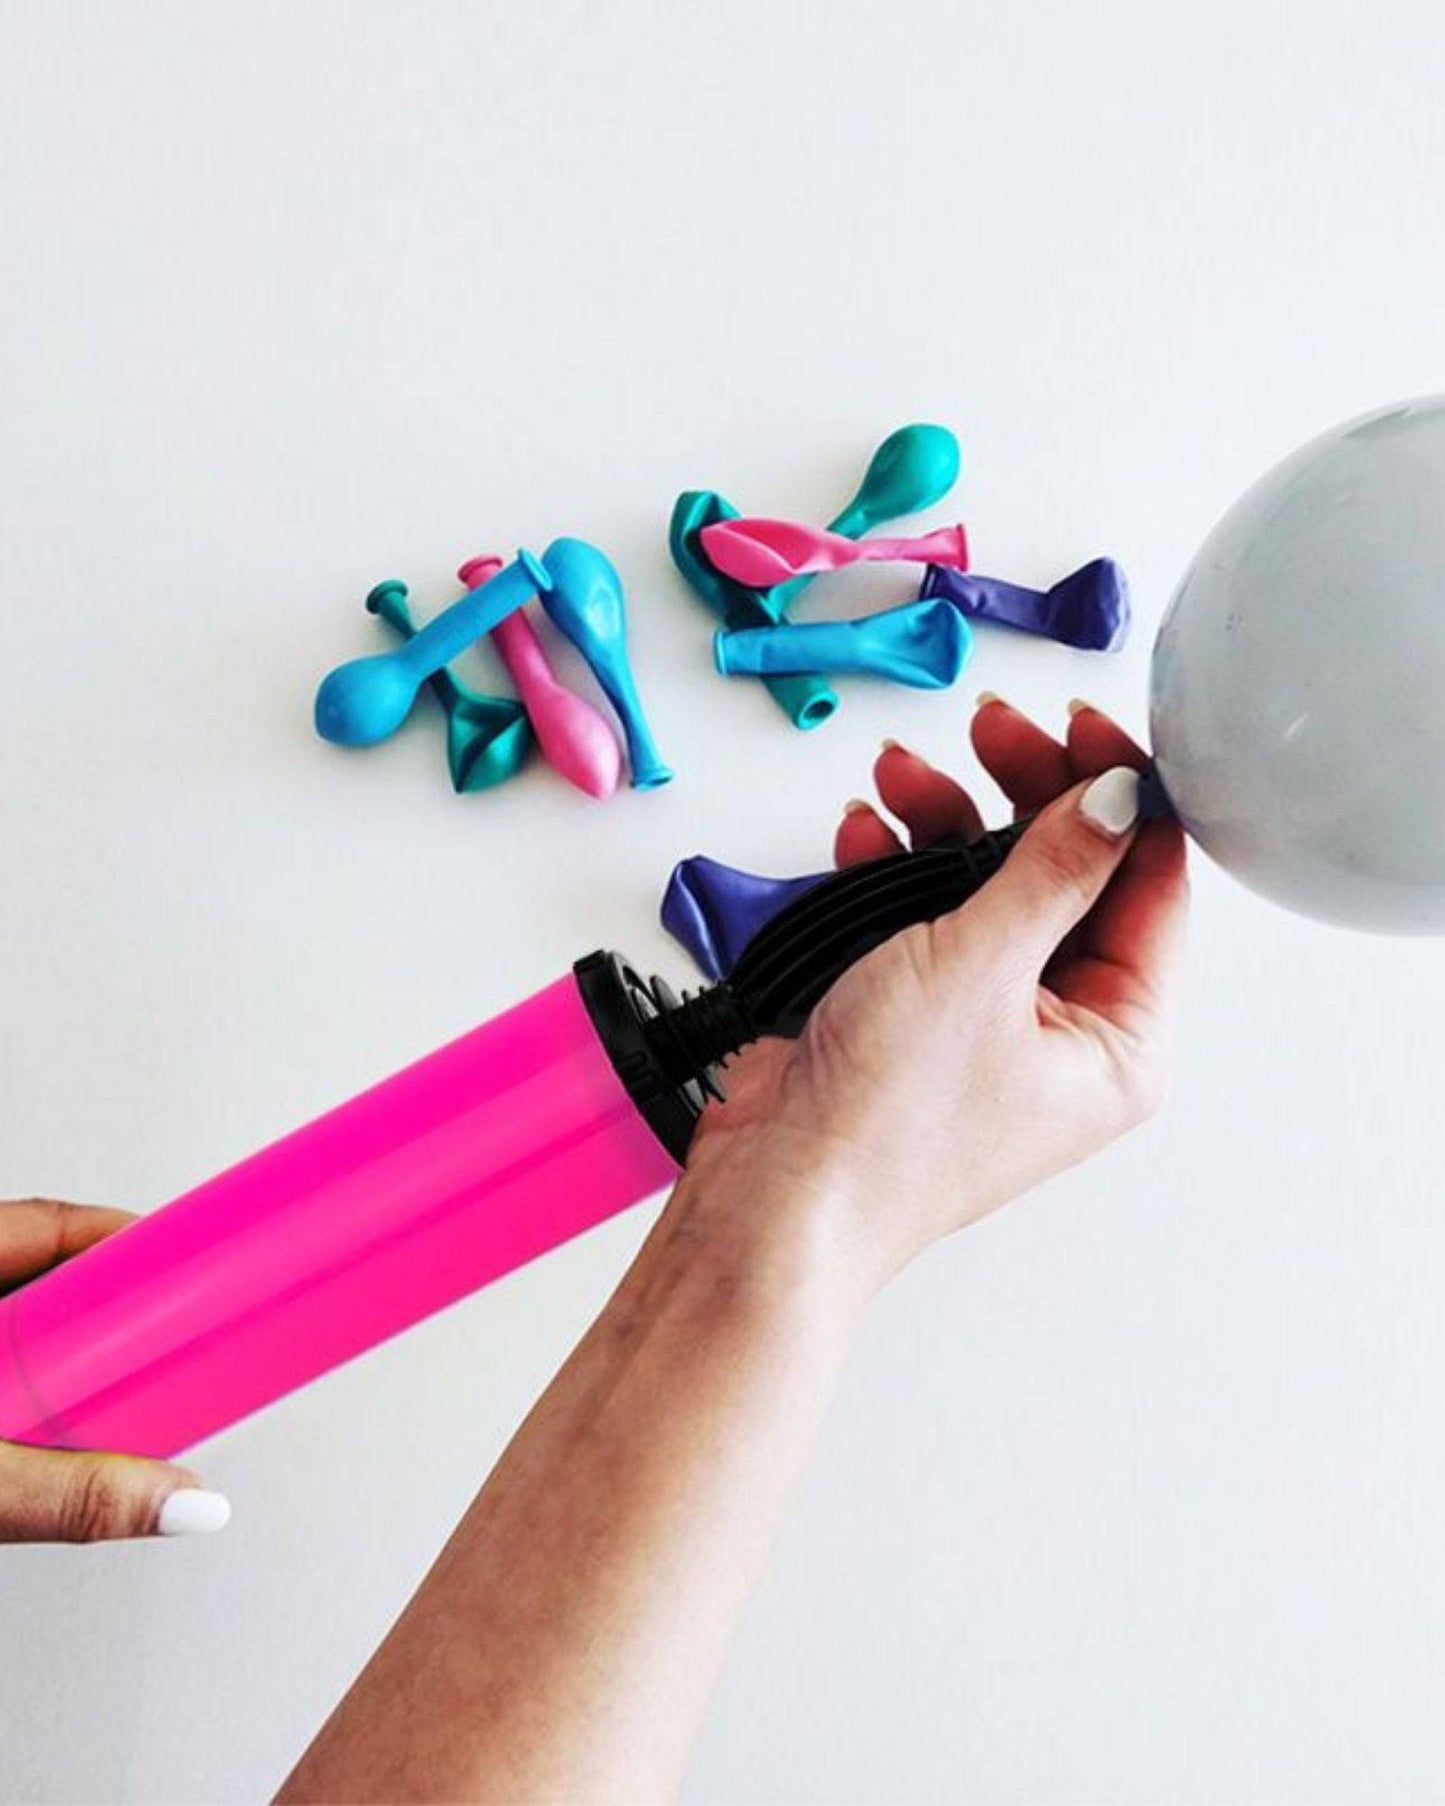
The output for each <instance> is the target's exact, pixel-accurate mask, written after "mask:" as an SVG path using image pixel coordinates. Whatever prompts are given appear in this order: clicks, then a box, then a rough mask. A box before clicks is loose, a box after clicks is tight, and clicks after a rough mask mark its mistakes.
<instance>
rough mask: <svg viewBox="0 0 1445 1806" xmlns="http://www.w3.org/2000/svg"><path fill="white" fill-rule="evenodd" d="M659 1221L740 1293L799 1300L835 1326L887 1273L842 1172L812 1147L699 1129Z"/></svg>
mask: <svg viewBox="0 0 1445 1806" xmlns="http://www.w3.org/2000/svg"><path fill="white" fill-rule="evenodd" d="M748 1139H750V1138H748ZM663 1222H664V1224H665V1225H668V1226H670V1228H671V1229H672V1231H673V1233H674V1234H676V1235H677V1236H679V1237H680V1238H682V1239H683V1240H684V1241H685V1242H686V1244H687V1246H688V1248H689V1250H690V1256H691V1257H693V1258H696V1259H698V1260H700V1261H704V1262H706V1263H707V1265H708V1266H709V1267H710V1269H711V1270H712V1271H714V1272H715V1273H716V1275H717V1276H718V1279H719V1281H720V1283H724V1284H726V1285H727V1286H728V1287H729V1288H730V1289H733V1290H736V1291H737V1292H738V1293H739V1294H740V1295H741V1296H744V1297H746V1298H748V1299H750V1300H753V1301H756V1302H757V1303H759V1304H761V1305H763V1306H764V1307H765V1308H769V1307H773V1306H781V1305H783V1304H787V1305H789V1306H796V1307H797V1308H799V1309H802V1310H805V1311H807V1312H809V1313H810V1314H813V1315H815V1316H817V1317H818V1318H819V1319H822V1320H826V1322H827V1323H829V1324H830V1325H836V1326H837V1327H839V1328H842V1329H847V1328H850V1327H851V1326H852V1324H853V1323H855V1322H856V1321H857V1319H858V1318H859V1317H861V1315H862V1314H863V1312H864V1310H866V1308H867V1306H868V1304H869V1302H870V1301H871V1299H872V1297H873V1295H874V1293H875V1292H877V1291H878V1290H879V1289H880V1288H881V1286H882V1285H883V1283H884V1282H885V1280H886V1278H887V1277H888V1275H887V1272H886V1271H882V1270H880V1265H879V1262H878V1260H877V1258H876V1253H875V1251H874V1250H873V1249H872V1248H871V1247H870V1246H869V1245H868V1238H867V1237H866V1235H865V1234H864V1216H863V1213H861V1212H860V1211H859V1210H858V1209H857V1208H856V1206H855V1204H854V1203H853V1201H852V1199H851V1196H850V1191H849V1182H848V1180H847V1179H846V1178H845V1176H844V1174H843V1173H842V1172H840V1171H839V1170H837V1168H836V1166H835V1165H834V1164H833V1163H831V1162H829V1161H827V1160H825V1159H821V1158H818V1157H816V1156H815V1155H814V1153H813V1152H812V1151H811V1150H809V1151H806V1152H804V1151H800V1150H784V1149H778V1148H769V1149H766V1150H763V1149H759V1148H754V1147H751V1146H749V1145H746V1141H745V1140H744V1139H743V1138H738V1140H737V1141H735V1139H734V1138H733V1137H732V1136H729V1135H716V1136H707V1135H704V1136H701V1137H700V1138H699V1141H698V1143H697V1144H695V1145H694V1148H693V1151H692V1153H691V1154H690V1156H689V1158H688V1163H687V1168H686V1170H685V1171H684V1173H683V1175H682V1177H681V1178H680V1179H679V1180H678V1183H677V1185H676V1187H675V1189H674V1191H673V1194H672V1197H671V1198H670V1199H669V1200H668V1204H667V1207H666V1210H665V1211H664V1215H663Z"/></svg>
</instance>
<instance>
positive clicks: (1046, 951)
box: [959, 765, 1139, 974]
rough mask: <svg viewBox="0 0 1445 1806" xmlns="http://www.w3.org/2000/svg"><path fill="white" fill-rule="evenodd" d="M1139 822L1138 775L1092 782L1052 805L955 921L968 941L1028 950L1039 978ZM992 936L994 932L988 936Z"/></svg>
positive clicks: (1121, 772)
mask: <svg viewBox="0 0 1445 1806" xmlns="http://www.w3.org/2000/svg"><path fill="white" fill-rule="evenodd" d="M1138 819H1139V774H1138V772H1137V771H1133V770H1131V769H1130V768H1129V767H1128V766H1127V765H1116V766H1114V767H1113V769H1112V770H1110V771H1106V772H1104V773H1102V774H1101V775H1100V776H1099V777H1096V778H1093V779H1091V780H1090V782H1089V783H1087V784H1079V785H1076V786H1075V787H1074V789H1072V790H1069V791H1066V792H1065V794H1064V795H1063V796H1061V797H1059V798H1058V799H1057V801H1055V802H1053V803H1050V805H1049V806H1048V808H1047V809H1045V810H1043V811H1041V813H1040V814H1039V816H1038V819H1037V820H1036V821H1035V822H1033V824H1032V825H1031V826H1030V827H1029V829H1028V831H1027V833H1025V835H1024V836H1023V838H1022V840H1020V841H1019V843H1018V845H1017V846H1016V847H1015V848H1014V850H1013V852H1012V853H1010V855H1009V856H1008V858H1007V860H1006V861H1005V862H1004V864H1003V867H1002V869H1001V870H999V871H998V872H996V873H995V874H994V876H993V877H992V878H991V879H990V880H989V881H988V883H987V884H986V885H984V887H983V889H982V890H981V891H979V893H978V895H977V896H976V897H974V898H971V899H970V901H969V902H968V903H966V904H965V905H964V907H963V909H962V910H960V911H959V915H960V916H965V915H966V916H967V917H968V918H969V934H970V938H972V937H973V936H974V935H977V934H978V933H979V931H980V930H982V931H983V933H984V935H985V937H986V939H987V940H989V941H990V942H991V943H992V944H994V945H1002V944H1007V945H1010V946H1013V947H1015V948H1017V949H1019V950H1020V951H1023V950H1024V949H1027V951H1028V955H1029V958H1030V960H1031V962H1032V964H1033V968H1034V972H1035V974H1037V972H1039V971H1042V969H1043V967H1044V966H1045V965H1046V964H1047V962H1048V960H1049V959H1050V958H1051V957H1052V955H1053V953H1054V951H1055V949H1056V948H1057V947H1058V945H1059V942H1060V941H1062V940H1063V938H1064V936H1065V935H1066V934H1067V933H1068V932H1069V930H1070V929H1071V928H1073V927H1075V926H1077V924H1078V923H1079V922H1080V921H1081V920H1082V919H1083V917H1084V916H1085V915H1087V914H1088V912H1089V910H1090V909H1092V908H1093V906H1094V904H1095V903H1097V902H1098V900H1099V897H1100V895H1101V894H1102V892H1103V890H1104V886H1105V885H1106V884H1107V883H1108V882H1109V880H1110V878H1112V877H1113V875H1114V873H1115V872H1116V871H1117V870H1118V868H1119V865H1120V864H1121V862H1122V861H1123V858H1124V855H1125V854H1126V853H1127V852H1128V850H1129V846H1130V842H1131V839H1132V835H1133V829H1134V825H1135V823H1136V822H1137V821H1138ZM990 930H992V931H993V932H990Z"/></svg>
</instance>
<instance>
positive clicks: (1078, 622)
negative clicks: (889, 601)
mask: <svg viewBox="0 0 1445 1806" xmlns="http://www.w3.org/2000/svg"><path fill="white" fill-rule="evenodd" d="M918 595H919V600H920V601H922V600H925V599H927V598H929V597H933V596H940V597H942V598H943V599H944V600H945V601H948V602H951V603H952V604H953V606H954V607H955V608H956V609H958V611H959V612H960V613H961V614H965V615H967V616H969V617H970V618H971V619H972V620H976V621H999V622H1002V623H1003V625H1005V626H1007V627H1017V628H1019V629H1021V630H1022V631H1023V632H1024V633H1037V634H1041V635H1042V636H1043V637H1044V638H1045V639H1050V640H1060V641H1062V642H1063V644H1064V645H1066V646H1077V647H1079V648H1080V649H1081V650H1083V651H1085V652H1117V651H1118V650H1119V648H1120V647H1121V646H1122V645H1123V644H1124V641H1125V640H1126V639H1127V638H1128V637H1129V584H1128V580H1127V578H1126V577H1125V576H1124V573H1123V571H1122V570H1120V568H1119V566H1118V565H1117V564H1115V562H1114V560H1113V559H1112V558H1096V559H1094V560H1093V562H1092V563H1090V564H1086V565H1081V566H1080V568H1079V569H1078V570H1077V571H1071V572H1070V574H1069V575H1068V576H1067V577H1064V578H1061V579H1060V581H1059V582H1057V583H1056V584H1055V585H1054V587H1053V588H1052V589H1051V590H1047V591H1039V590H1035V589H1024V588H1022V587H1021V586H1020V585H1019V584H1017V583H1005V582H1004V581H1003V580H1002V579H1001V578H998V577H980V576H979V575H978V574H977V573H976V572H974V571H955V570H949V569H948V568H947V567H945V566H943V565H937V564H931V565H929V567H928V569H927V571H926V572H925V573H924V578H923V586H922V588H921V589H920V590H919V592H918Z"/></svg>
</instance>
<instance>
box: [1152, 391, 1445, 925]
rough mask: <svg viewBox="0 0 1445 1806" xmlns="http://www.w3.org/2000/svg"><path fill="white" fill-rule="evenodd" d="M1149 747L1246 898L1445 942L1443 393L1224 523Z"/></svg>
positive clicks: (1180, 601) (1288, 478) (1355, 435)
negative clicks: (1250, 894) (1441, 937)
mask: <svg viewBox="0 0 1445 1806" xmlns="http://www.w3.org/2000/svg"><path fill="white" fill-rule="evenodd" d="M1150 734H1151V738H1152V740H1153V750H1154V755H1155V759H1156V761H1157V765H1158V769H1159V774H1160V776H1161V778H1162V780H1163V783H1164V787H1165V789H1166V790H1167V791H1168V793H1169V798H1170V800H1171V802H1172V803H1173V804H1174V807H1175V808H1176V809H1177V811H1178V812H1179V815H1180V817H1181V818H1182V819H1183V821H1184V824H1185V826H1186V827H1187V828H1188V830H1189V832H1190V834H1191V835H1192V836H1193V837H1194V839H1195V840H1197V841H1198V842H1199V844H1200V845H1201V846H1202V847H1203V848H1204V849H1205V851H1206V852H1207V853H1209V854H1210V856H1211V857H1212V858H1214V859H1217V860H1218V861H1219V863H1220V864H1221V865H1222V866H1224V867H1226V868H1227V869H1228V870H1229V871H1230V872H1232V873H1233V875H1234V876H1235V877H1236V878H1239V879H1240V880H1242V882H1244V883H1245V884H1247V885H1249V886H1250V887H1251V888H1252V889H1254V890H1257V891H1259V892H1261V893H1262V894H1263V895H1264V896H1266V897H1270V898H1272V899H1273V900H1274V901H1275V902H1277V903H1283V904H1284V905H1285V906H1286V907H1287V908H1290V909H1294V910H1298V911H1299V912H1300V913H1301V914H1303V915H1309V916H1317V917H1319V918H1321V919H1322V920H1324V921H1329V922H1339V923H1344V924H1347V925H1349V926H1351V927H1357V928H1370V929H1378V930H1382V931H1386V932H1391V933H1401V934H1428V933H1439V932H1445V396H1431V397H1429V398H1428V399H1425V400H1421V401H1412V402H1406V403H1402V404H1400V405H1398V406H1395V407H1390V408H1382V409H1380V410H1379V411H1377V412H1376V413H1373V414H1367V415H1365V416H1364V417H1363V418H1362V419H1359V420H1354V421H1351V422H1349V423H1348V424H1347V425H1345V426H1341V427H1337V428H1336V429H1335V430H1334V431H1333V432H1330V433H1326V434H1325V435H1324V436H1323V437H1322V438H1320V439H1316V440H1314V441H1313V442H1312V443H1311V444H1309V445H1307V446H1305V447H1304V448H1303V450H1301V451H1298V452H1296V453H1295V454H1294V456H1293V457H1290V458H1287V459H1286V460H1285V461H1284V463H1283V464H1280V465H1278V466H1277V467H1276V468H1275V469H1274V470H1272V471H1271V472H1270V473H1269V475H1268V476H1266V477H1264V478H1262V479H1261V480H1260V481H1259V482H1258V483H1256V484H1255V486H1254V488H1253V489H1251V490H1250V491H1249V492H1248V493H1247V494H1246V495H1245V496H1244V497H1243V498H1242V499H1241V500H1240V501H1239V502H1237V503H1236V504H1235V506H1234V507H1233V508H1232V509H1231V510H1230V511H1229V513H1228V514H1227V515H1225V517H1224V519H1223V520H1222V521H1221V522H1220V523H1219V525H1218V526H1217V527H1216V528H1215V529H1214V531H1213V533H1211V534H1210V536H1209V538H1208V539H1207V540H1206V541H1205V543H1204V545H1203V546H1202V547H1201V548H1200V551H1199V553H1198V556H1197V557H1196V558H1195V560H1194V562H1193V564H1192V565H1191V566H1190V568H1189V571H1188V572H1187V574H1186V575H1185V578H1184V581H1183V583H1182V584H1181V585H1180V587H1179V590H1178V592H1177V593H1176V595H1175V597H1174V599H1173V601H1172V602H1171V603H1170V606H1169V610H1168V613H1167V614H1166V615H1165V617H1164V622H1163V625H1162V626H1161V628H1160V630H1159V638H1158V641H1157V642H1156V644H1155V648H1154V665H1153V682H1152V696H1151V705H1150Z"/></svg>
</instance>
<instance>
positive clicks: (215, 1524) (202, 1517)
mask: <svg viewBox="0 0 1445 1806" xmlns="http://www.w3.org/2000/svg"><path fill="white" fill-rule="evenodd" d="M230 1521H231V1501H230V1500H229V1499H228V1498H227V1497H226V1496H225V1494H224V1493H219V1492H204V1491H202V1489H201V1488H200V1487H199V1486H183V1487H182V1488H181V1490H180V1491H179V1492H173V1493H172V1494H171V1495H170V1497H169V1498H168V1499H167V1500H166V1502H165V1504H164V1505H162V1506H161V1514H160V1516H159V1517H158V1518H157V1519H156V1533H157V1535H159V1536H210V1535H211V1534H212V1533H213V1532H214V1531H217V1530H224V1529H225V1528H226V1525H227V1524H229V1523H230Z"/></svg>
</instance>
